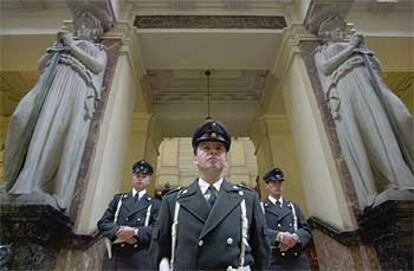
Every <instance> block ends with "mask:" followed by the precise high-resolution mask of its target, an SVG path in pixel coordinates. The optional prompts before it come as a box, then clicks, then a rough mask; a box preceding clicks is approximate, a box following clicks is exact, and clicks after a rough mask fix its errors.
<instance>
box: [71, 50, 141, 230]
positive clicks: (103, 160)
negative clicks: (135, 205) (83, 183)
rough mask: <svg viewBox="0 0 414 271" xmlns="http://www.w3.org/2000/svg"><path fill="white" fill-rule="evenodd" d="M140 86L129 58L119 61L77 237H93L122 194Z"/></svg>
mask: <svg viewBox="0 0 414 271" xmlns="http://www.w3.org/2000/svg"><path fill="white" fill-rule="evenodd" d="M136 87H137V86H136V85H134V81H133V79H132V74H131V67H130V63H129V61H128V58H127V56H126V55H125V54H122V55H121V56H120V57H119V59H118V64H117V67H116V71H115V75H114V77H113V80H112V86H111V91H110V95H109V98H108V104H107V108H106V110H105V114H104V119H103V123H102V126H101V130H100V135H99V141H98V144H97V149H96V153H95V156H94V160H93V164H92V171H91V175H90V178H89V181H88V187H87V191H86V196H85V201H84V203H83V206H82V209H81V214H80V216H79V219H78V221H75V232H76V233H77V234H90V233H91V232H93V231H94V230H95V229H96V221H98V219H99V218H100V216H101V215H102V213H103V212H104V210H105V209H106V208H107V205H108V202H109V201H110V200H111V199H112V197H113V195H114V194H115V193H119V192H121V184H122V182H121V181H120V180H121V178H122V176H123V174H124V165H125V160H126V153H127V149H128V148H129V146H128V144H127V142H128V137H129V135H130V129H131V125H130V124H131V120H132V116H133V110H134V105H135V99H136Z"/></svg>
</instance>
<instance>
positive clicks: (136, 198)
mask: <svg viewBox="0 0 414 271" xmlns="http://www.w3.org/2000/svg"><path fill="white" fill-rule="evenodd" d="M138 199H139V195H138V193H136V194H135V196H134V202H135V203H137V202H138Z"/></svg>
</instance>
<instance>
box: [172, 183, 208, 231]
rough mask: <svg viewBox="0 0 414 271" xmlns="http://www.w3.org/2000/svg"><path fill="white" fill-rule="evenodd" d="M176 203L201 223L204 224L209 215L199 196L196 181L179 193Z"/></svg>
mask: <svg viewBox="0 0 414 271" xmlns="http://www.w3.org/2000/svg"><path fill="white" fill-rule="evenodd" d="M177 200H178V202H179V203H180V205H181V207H183V208H184V209H186V210H187V211H188V212H190V213H191V214H192V215H193V216H195V217H196V218H197V219H199V220H200V221H201V222H203V223H204V222H205V221H206V219H207V216H208V213H209V211H210V210H209V209H210V208H209V206H208V203H207V201H206V199H205V198H204V196H203V195H202V194H201V190H200V188H199V186H198V179H196V180H195V181H194V182H193V183H192V184H191V185H190V186H189V187H188V188H186V189H184V190H182V191H181V192H180V193H179V197H178V199H177Z"/></svg>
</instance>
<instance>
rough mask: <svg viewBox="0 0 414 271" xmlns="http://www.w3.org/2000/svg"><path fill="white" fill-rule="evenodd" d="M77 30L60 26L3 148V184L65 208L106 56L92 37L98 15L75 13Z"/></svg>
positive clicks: (99, 28) (97, 27)
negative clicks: (69, 30) (38, 75)
mask: <svg viewBox="0 0 414 271" xmlns="http://www.w3.org/2000/svg"><path fill="white" fill-rule="evenodd" d="M74 26H75V30H76V32H75V33H76V36H75V37H73V36H72V34H71V33H69V32H59V33H58V35H57V41H56V42H55V44H54V45H53V46H51V47H50V48H48V49H47V53H46V54H45V55H44V56H43V57H42V58H41V60H40V62H39V66H40V70H41V75H40V78H39V81H38V82H37V83H36V85H35V86H34V87H33V89H32V90H30V92H29V93H28V94H27V95H26V96H25V97H24V98H23V99H22V101H21V102H20V103H19V104H18V106H17V108H16V110H15V112H14V113H13V115H12V117H11V119H10V125H9V130H8V136H7V138H6V149H5V154H4V168H5V181H6V182H7V186H6V190H7V192H8V193H9V195H10V194H11V195H17V196H19V197H17V198H16V200H19V198H23V199H26V200H27V199H28V198H29V199H30V198H35V197H36V198H43V199H45V198H47V199H48V200H43V201H42V202H43V203H45V202H47V203H49V204H52V205H54V206H55V207H57V208H59V209H62V210H65V209H68V207H69V206H70V203H71V200H72V195H73V192H74V189H75V185H76V180H77V176H78V172H79V168H80V163H81V160H82V155H83V152H84V147H85V143H86V140H87V137H88V132H89V126H90V122H91V118H92V115H93V113H94V110H95V107H96V103H97V101H98V100H99V98H100V94H101V91H102V81H103V75H104V72H105V68H106V61H107V56H106V52H105V50H104V48H103V46H102V45H100V44H98V43H95V41H96V40H97V39H98V38H99V37H100V36H101V35H102V34H103V29H102V26H101V24H100V21H99V20H98V18H96V17H95V16H94V15H93V14H92V13H89V12H84V13H82V15H81V16H79V17H78V18H76V19H75V21H74Z"/></svg>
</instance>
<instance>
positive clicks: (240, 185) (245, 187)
mask: <svg viewBox="0 0 414 271" xmlns="http://www.w3.org/2000/svg"><path fill="white" fill-rule="evenodd" d="M236 186H237V187H240V188H242V189H244V190H247V191H250V192H256V190H254V189H253V188H250V187H248V186H247V185H244V184H241V183H238V184H236Z"/></svg>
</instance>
